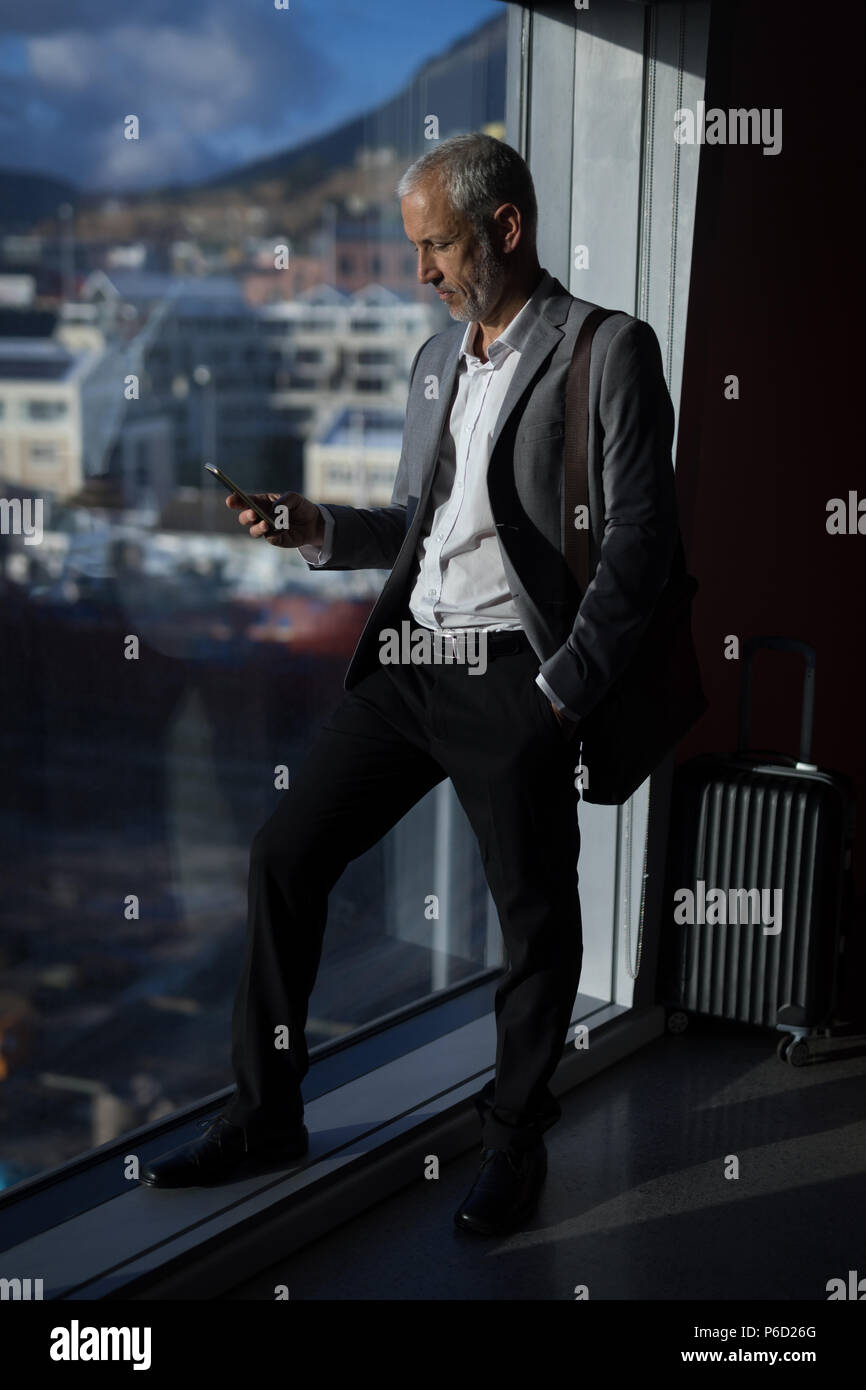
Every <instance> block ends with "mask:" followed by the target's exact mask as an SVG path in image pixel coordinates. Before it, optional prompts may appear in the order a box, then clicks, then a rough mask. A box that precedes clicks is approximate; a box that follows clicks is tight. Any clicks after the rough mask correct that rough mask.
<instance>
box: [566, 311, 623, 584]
mask: <svg viewBox="0 0 866 1390" xmlns="http://www.w3.org/2000/svg"><path fill="white" fill-rule="evenodd" d="M618 312H619V310H617V309H592V310H591V311H590V313H588V314H587V316H586V318H585V319H584V321H583V323H582V324H581V326H580V331H579V333H578V335H577V341H576V342H575V345H574V352H573V353H572V357H571V363H570V365H569V368H568V382H567V384H566V389H565V440H564V446H563V459H562V467H563V478H562V492H563V525H564V533H565V561H566V564H567V565H568V567H569V569H570V570H571V572H572V574H573V575H574V577H575V578H576V580H577V582H578V584H579V586H580V593H581V597H583V595H584V594H585V593H586V590H587V586H588V584H589V579H590V575H589V530H588V529H585V528H576V527H575V524H574V522H575V510H576V509H577V507H585V508H586V514H587V516H588V515H589V355H590V352H591V350H592V340H593V336H594V334H595V330H596V329H597V328H598V325H599V324H600V323H602V322H603V321H604V320H605V319H607V318H610V316H611V314H616V313H618Z"/></svg>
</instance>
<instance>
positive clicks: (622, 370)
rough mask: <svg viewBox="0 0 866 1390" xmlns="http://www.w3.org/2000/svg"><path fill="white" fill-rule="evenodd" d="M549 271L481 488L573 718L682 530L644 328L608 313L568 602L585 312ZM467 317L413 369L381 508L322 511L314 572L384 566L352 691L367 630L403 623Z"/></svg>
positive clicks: (371, 633) (370, 656)
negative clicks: (575, 355)
mask: <svg viewBox="0 0 866 1390" xmlns="http://www.w3.org/2000/svg"><path fill="white" fill-rule="evenodd" d="M545 275H546V281H545V287H546V289H548V290H549V293H548V294H545V295H544V296H543V300H542V307H541V313H540V315H539V318H538V320H537V322H536V323H535V324H534V325H533V328H532V331H531V333H530V336H529V338H528V340H527V343H526V345H525V347H524V349H523V351H522V353H521V356H520V362H519V364H518V366H517V370H516V372H515V374H514V377H513V379H512V381H511V383H510V385H509V388H508V392H507V395H506V397H505V400H504V402H503V405H502V409H501V410H500V413H499V418H498V420H497V423H496V427H495V429H494V432H493V436H492V440H491V455H490V465H489V468H488V472H487V488H488V495H489V498H490V505H491V510H492V513H493V519H494V523H495V525H496V528H497V532H498V537H499V547H500V552H501V555H502V561H503V564H504V567H505V573H506V576H507V579H508V583H509V586H510V588H511V592H512V595H513V598H514V603H515V607H516V609H517V612H518V614H519V616H520V620H521V622H522V623H523V626H524V629H525V631H526V635H527V637H528V638H529V640H530V642H531V644H532V646H533V647H534V649H535V651H536V653H537V655H538V658H539V661H540V663H541V665H540V670H541V673H542V675H543V676H544V678H545V680H546V681H548V682H549V684H550V686H551V688H552V689H553V690H554V691H555V692H556V694H557V695H558V696H559V697H560V699H561V700H562V701H563V702H564V704H565V705H566V706H567V707H568V709H569V710H571V711H572V712H573V713H574V714H575V715H577V716H578V717H583V716H585V715H587V714H588V713H589V712H590V710H591V709H592V708H593V706H594V705H595V704H596V703H597V702H598V701H599V700H600V699H601V697H602V696H603V695H604V694H605V692H606V690H607V689H608V687H609V685H610V684H611V682H612V681H614V680H615V679H616V677H617V676H618V675H619V674H620V673H621V672H622V671H623V670H624V669H625V667H626V666H627V664H628V662H629V659H630V657H631V656H632V654H633V652H634V651H635V649H636V647H637V644H638V642H639V639H640V637H641V635H642V633H643V631H644V629H645V627H646V625H647V623H648V621H649V618H650V616H651V614H652V610H653V607H654V605H655V603H656V600H657V599H658V596H659V594H660V593H661V590H662V588H663V586H664V583H665V580H666V578H667V576H668V572H669V570H670V567H671V561H672V558H673V554H674V549H675V546H676V540H677V534H678V521H677V507H676V497H675V492H674V469H673V461H672V458H671V444H672V440H673V429H674V412H673V406H672V404H671V399H670V396H669V394H668V390H667V386H666V384H665V380H664V374H663V371H662V362H661V353H660V351H659V345H658V341H657V339H656V336H655V333H654V332H653V330H652V328H651V327H650V325H649V324H648V323H645V322H643V321H642V320H641V319H636V318H633V317H632V316H631V315H630V314H626V313H622V312H619V313H616V314H614V315H613V316H612V317H611V318H609V319H605V320H604V322H602V323H601V325H600V326H599V327H598V328H597V329H596V333H595V337H594V339H593V345H592V356H591V361H590V428H589V461H590V467H589V507H590V531H591V536H590V567H589V573H590V575H592V576H593V578H592V580H591V582H590V584H589V585H588V587H587V590H586V593H585V594H584V595H583V599H582V601H580V594H579V590H578V587H577V583H576V581H575V579H574V577H573V575H572V574H571V571H570V570H569V568H568V566H567V564H566V562H565V559H564V539H565V523H566V518H564V517H563V514H562V475H563V424H564V412H565V386H566V378H567V373H568V367H569V363H570V361H571V354H572V352H573V350H574V343H575V339H576V337H577V333H578V331H579V329H580V325H581V323H582V322H583V320H584V318H585V317H586V315H587V314H588V313H589V312H590V311H591V310H592V309H593V308H595V307H597V306H596V305H594V304H591V303H589V302H588V301H587V300H584V299H577V298H575V296H574V295H571V294H569V292H568V291H567V290H566V289H565V288H564V287H563V286H562V285H561V284H560V282H559V281H558V280H557V279H556V278H555V277H554V276H550V275H547V273H546V272H545ZM465 329H466V325H465V323H460V322H456V323H454V324H451V325H450V326H449V327H448V328H446V329H444V330H443V331H442V332H441V333H436V334H434V335H433V337H431V338H428V339H427V341H426V342H425V343H423V344H422V345H421V347H420V348H419V349H418V352H417V353H416V354H415V358H414V360H413V362H412V368H411V373H410V378H409V399H408V403H407V407H406V422H405V426H404V430H403V447H402V451H401V454H400V462H399V465H398V468H397V474H396V478H395V481H394V489H393V492H392V495H391V501H390V504H389V505H388V506H387V507H349V506H337V505H334V504H333V503H330V502H329V503H328V509H329V510H330V511H331V512H332V513H333V516H334V533H333V540H332V554H331V558H330V560H329V561H328V562H327V563H326V564H324V565H322V566H319V568H322V569H370V568H373V569H390V571H391V573H390V575H389V576H388V579H387V581H386V583H385V585H384V586H383V588H382V591H381V593H380V595H379V597H378V599H377V600H376V603H375V605H374V607H373V610H372V612H371V613H370V616H369V618H368V620H367V623H366V625H365V627H364V630H363V632H362V633H361V636H360V638H359V639H358V643H357V646H356V647H355V651H354V653H353V655H352V659H351V661H350V663H349V666H348V668H347V671H346V675H345V678H344V681H343V684H344V687H345V689H346V690H351V689H352V688H353V686H355V685H356V684H357V683H358V681H360V680H361V679H362V678H363V677H364V676H366V675H368V674H369V673H370V672H372V671H373V670H375V669H377V668H378V665H379V648H380V637H379V634H380V632H381V630H382V629H383V628H386V627H394V628H397V629H399V625H400V621H401V620H402V619H404V618H406V617H407V616H409V611H408V598H409V594H410V593H411V589H412V586H413V584H414V581H415V577H416V575H417V561H416V555H415V551H416V546H417V544H418V539H419V534H420V531H421V524H422V520H423V518H424V513H425V509H426V505H427V501H428V497H429V493H430V487H431V484H432V481H433V474H434V471H435V466H436V460H437V458H438V454H439V441H440V438H441V435H442V431H443V429H444V428H445V426H446V423H447V420H448V416H449V412H450V406H451V401H452V395H453V390H454V385H455V381H456V373H457V362H458V351H459V347H460V343H461V340H462V337H463V334H464V332H465Z"/></svg>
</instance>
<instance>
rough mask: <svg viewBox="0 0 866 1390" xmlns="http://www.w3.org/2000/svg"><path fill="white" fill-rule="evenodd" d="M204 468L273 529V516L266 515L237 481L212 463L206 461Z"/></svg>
mask: <svg viewBox="0 0 866 1390" xmlns="http://www.w3.org/2000/svg"><path fill="white" fill-rule="evenodd" d="M205 468H206V469H207V471H208V473H213V475H214V477H215V478H219V480H220V482H221V483H222V485H223V487H225V488H228V490H229V492H235V493H237V495H238V497H239V498H240V499H241V501H242V502H243V503H244V506H245V507H249V509H250V510H251V511H254V512H255V514H256V516H259V517H261V519H262V521H266V522H267V523H268V525H269V526H270V527H271V529H272V530H273V527H274V518H273V516H270V515H268V513H267V512H266V511H265V509H264V508H263V507H261V506H260V505H259V503H258V502H254V501H253V499H252V497H250V495H249V493H246V492H244V490H243V488H240V487H238V485H237V483H233V482H232V480H231V478H228V477H226V475H225V473H223V471H222V469H220V468H217V467H215V465H214V464H212V463H206V464H205Z"/></svg>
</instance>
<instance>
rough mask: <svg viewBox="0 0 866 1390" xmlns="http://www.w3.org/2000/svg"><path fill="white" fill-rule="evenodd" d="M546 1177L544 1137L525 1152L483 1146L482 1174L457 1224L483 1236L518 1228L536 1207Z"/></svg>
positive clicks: (456, 1217) (499, 1233)
mask: <svg viewBox="0 0 866 1390" xmlns="http://www.w3.org/2000/svg"><path fill="white" fill-rule="evenodd" d="M546 1176H547V1149H546V1148H545V1146H544V1141H543V1140H539V1142H538V1143H537V1144H536V1145H535V1146H534V1147H533V1148H531V1149H528V1150H527V1152H526V1153H524V1154H522V1155H521V1154H517V1153H514V1152H513V1151H512V1150H511V1149H483V1150H482V1152H481V1168H480V1169H479V1172H478V1177H477V1178H476V1179H475V1182H474V1184H473V1186H472V1190H471V1192H470V1193H469V1196H468V1197H467V1198H466V1200H465V1202H464V1203H463V1205H462V1206H461V1207H460V1208H459V1210H458V1211H457V1213H456V1214H455V1217H454V1224H455V1225H456V1226H457V1227H458V1229H459V1230H462V1231H473V1232H475V1234H476V1235H481V1236H501V1235H506V1234H507V1233H508V1232H509V1231H514V1230H516V1229H517V1227H518V1226H520V1224H521V1223H522V1222H523V1221H524V1220H525V1219H526V1217H528V1216H530V1215H531V1214H532V1212H533V1210H534V1209H535V1204H536V1202H537V1201H538V1196H539V1193H540V1192H541V1187H542V1184H543V1182H544V1179H545V1177H546Z"/></svg>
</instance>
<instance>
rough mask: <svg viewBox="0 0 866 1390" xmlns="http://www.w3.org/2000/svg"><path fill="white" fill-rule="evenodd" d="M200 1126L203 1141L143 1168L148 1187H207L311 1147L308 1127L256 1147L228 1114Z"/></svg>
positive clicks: (173, 1151) (153, 1159)
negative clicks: (202, 1129) (202, 1132)
mask: <svg viewBox="0 0 866 1390" xmlns="http://www.w3.org/2000/svg"><path fill="white" fill-rule="evenodd" d="M198 1124H199V1128H204V1127H205V1126H207V1128H206V1129H205V1133H204V1134H203V1135H202V1137H201V1138H200V1139H191V1140H190V1142H189V1143H188V1144H181V1145H180V1146H179V1148H176V1149H170V1150H169V1151H168V1153H164V1154H159V1155H158V1156H157V1157H156V1158H152V1159H151V1160H150V1162H149V1163H148V1164H147V1166H146V1167H145V1168H143V1169H142V1171H141V1177H140V1179H139V1181H140V1182H141V1183H142V1184H143V1185H144V1186H145V1187H205V1186H207V1185H208V1184H209V1183H219V1182H222V1181H223V1180H224V1179H225V1178H228V1177H231V1175H232V1174H233V1173H237V1172H238V1171H239V1170H241V1169H247V1170H249V1169H251V1168H254V1167H255V1166H256V1164H260V1163H270V1162H274V1163H277V1162H279V1161H280V1160H283V1159H293V1158H302V1157H303V1155H304V1154H305V1153H306V1152H307V1150H308V1148H309V1145H310V1137H309V1135H308V1133H307V1127H306V1125H301V1126H300V1128H299V1129H298V1130H297V1131H296V1132H295V1133H294V1134H293V1135H291V1136H289V1137H288V1138H287V1139H285V1140H283V1141H280V1142H276V1141H267V1142H260V1143H256V1144H253V1143H252V1142H251V1141H250V1140H249V1139H248V1137H247V1133H246V1130H244V1129H243V1128H242V1127H241V1126H240V1125H235V1124H232V1123H231V1121H230V1120H227V1119H226V1118H225V1116H224V1115H218V1116H217V1118H216V1119H215V1120H199V1121H198Z"/></svg>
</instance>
